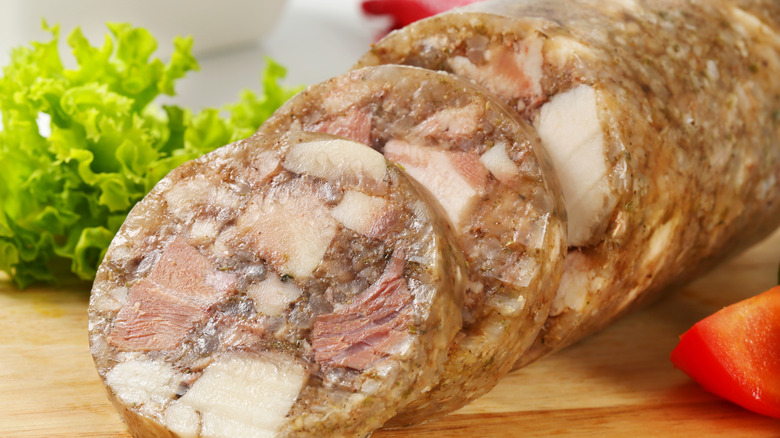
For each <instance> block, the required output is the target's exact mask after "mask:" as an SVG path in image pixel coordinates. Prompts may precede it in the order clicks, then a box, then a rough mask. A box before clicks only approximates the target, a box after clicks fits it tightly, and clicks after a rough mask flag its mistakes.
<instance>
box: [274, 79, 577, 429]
mask: <svg viewBox="0 0 780 438" xmlns="http://www.w3.org/2000/svg"><path fill="white" fill-rule="evenodd" d="M298 130H302V131H318V132H328V133H331V134H338V135H343V136H347V137H349V138H351V139H353V140H355V141H359V142H362V143H365V144H367V145H370V146H371V147H373V148H375V149H376V150H378V151H381V152H382V153H383V154H384V155H385V157H387V158H388V159H390V160H391V161H393V162H395V163H397V164H398V166H399V167H400V168H401V169H403V171H404V172H405V173H406V174H408V175H409V176H411V177H412V178H413V179H414V180H416V181H417V182H418V183H420V184H421V185H422V186H424V187H425V189H427V191H429V192H430V193H431V194H432V195H433V197H434V198H435V199H436V200H437V201H438V204H439V205H440V206H441V209H442V210H443V213H444V215H446V217H447V218H448V219H449V221H450V223H451V224H452V225H453V227H454V229H455V232H456V235H457V237H458V239H459V241H460V246H461V247H462V248H463V249H464V251H465V255H466V259H467V261H468V264H469V268H470V273H469V284H468V288H467V291H466V303H465V306H464V308H463V321H464V327H463V329H462V330H461V332H460V333H459V334H458V336H457V337H456V339H455V341H454V342H453V344H452V346H451V348H450V351H449V357H448V359H447V364H446V368H445V372H444V373H443V375H442V376H441V378H440V379H439V380H438V382H437V384H436V385H435V386H434V387H433V388H431V389H430V390H429V391H427V392H425V393H424V394H422V396H421V397H419V398H418V399H417V400H415V401H414V402H413V403H412V404H410V405H409V406H408V407H407V408H405V409H404V412H403V413H402V414H401V415H400V416H399V417H397V418H396V419H394V420H393V422H392V424H393V425H399V424H412V423H418V422H421V421H427V420H431V419H433V418H435V417H436V416H440V415H444V414H446V413H448V412H451V411H453V410H455V409H457V408H459V407H461V406H463V405H464V404H466V403H468V402H469V401H471V400H473V399H475V398H476V397H478V396H480V395H482V394H484V393H485V392H487V391H489V390H490V388H492V387H493V386H494V385H495V384H496V383H497V381H498V379H499V378H501V377H502V376H503V375H504V374H506V373H507V372H508V371H509V370H510V369H511V367H512V364H513V363H514V362H515V361H516V360H517V358H518V357H519V356H520V354H522V353H523V351H525V350H526V349H527V348H528V346H529V345H530V343H531V342H532V340H533V339H534V338H535V337H536V336H537V333H538V331H539V329H540V327H541V324H542V322H543V321H544V320H545V318H546V316H547V312H548V309H549V307H550V304H551V300H552V298H553V295H554V293H555V290H556V288H557V285H558V280H559V276H560V274H561V271H562V268H563V253H564V252H565V234H566V232H565V218H564V214H563V209H562V205H561V194H560V191H559V188H558V185H557V181H556V180H555V178H551V177H550V176H551V171H550V169H549V164H548V162H547V158H546V156H545V155H544V154H543V153H540V150H541V149H540V148H539V146H538V143H539V139H538V137H537V136H536V134H535V132H534V131H533V129H532V128H531V127H530V126H529V125H528V124H526V123H524V122H519V121H517V120H516V119H515V118H514V117H513V116H512V115H510V114H509V113H508V112H507V111H506V110H505V109H504V108H503V107H502V106H501V105H500V104H498V103H497V102H496V101H494V100H492V99H491V98H490V97H489V96H488V95H487V94H485V93H484V92H483V90H481V89H478V88H476V87H474V86H472V85H470V84H469V83H466V82H464V81H461V80H458V79H457V78H455V77H454V76H452V75H449V74H444V73H438V72H433V71H428V70H423V69H418V68H411V67H402V66H382V67H376V68H369V69H363V70H358V71H353V72H351V73H348V74H346V75H342V76H338V77H336V78H333V79H331V80H329V81H326V82H323V83H321V84H317V85H314V86H311V87H309V88H308V89H307V90H305V91H303V92H302V93H300V94H299V95H297V96H295V97H294V98H292V99H291V100H290V101H289V102H288V103H287V104H285V105H284V106H283V107H281V108H280V109H279V110H277V112H276V113H275V114H274V115H273V116H272V117H271V118H270V119H268V120H267V121H266V123H265V124H264V125H263V126H262V127H261V128H260V131H259V132H263V133H267V134H272V135H278V134H280V133H284V132H288V131H298Z"/></svg>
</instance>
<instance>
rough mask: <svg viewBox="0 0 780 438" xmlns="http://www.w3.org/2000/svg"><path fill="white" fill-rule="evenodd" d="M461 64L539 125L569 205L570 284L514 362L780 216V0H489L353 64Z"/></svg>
mask: <svg viewBox="0 0 780 438" xmlns="http://www.w3.org/2000/svg"><path fill="white" fill-rule="evenodd" d="M387 63H392V64H407V65H414V66H418V67H424V68H429V69H437V70H438V69H440V70H445V71H449V72H453V73H456V74H458V75H460V76H463V77H467V78H469V79H471V80H474V81H476V82H477V83H479V84H480V85H481V86H483V87H485V88H486V89H488V90H490V92H492V93H493V94H494V95H495V96H497V97H498V98H499V99H500V100H501V101H502V102H504V103H505V104H506V105H507V106H508V107H510V108H511V109H512V110H513V111H515V112H516V113H517V114H520V115H521V116H522V117H524V118H525V119H526V120H528V121H529V122H531V123H533V124H534V126H535V127H536V128H537V130H538V131H539V134H540V137H541V139H542V143H543V145H544V147H545V148H546V149H547V152H548V153H549V154H550V156H551V157H552V159H553V164H554V167H555V169H556V171H557V173H558V176H559V179H560V180H561V183H562V186H563V192H564V197H565V200H566V208H567V213H568V217H569V224H568V227H569V239H570V240H569V254H568V257H567V262H566V268H565V271H564V275H563V279H562V281H561V287H560V290H559V292H558V295H557V297H556V300H555V303H554V304H553V308H552V310H551V312H550V315H551V317H550V319H549V321H547V323H546V324H545V329H544V330H543V333H542V334H541V336H540V337H539V339H538V340H537V341H536V343H535V346H534V348H533V349H532V350H531V352H529V354H527V355H525V356H524V358H523V359H522V361H521V362H520V365H522V364H527V363H529V362H531V361H533V360H535V359H537V358H539V357H541V356H543V355H545V354H548V353H550V352H552V351H555V350H558V349H561V348H563V347H565V346H567V345H570V344H572V343H574V342H576V341H577V340H579V339H581V338H582V337H584V336H586V335H588V334H590V333H593V332H594V331H597V330H599V329H601V328H603V327H605V326H606V325H608V324H609V323H611V322H613V321H614V320H615V319H617V318H618V317H619V316H621V315H623V314H625V313H626V312H628V311H629V310H631V309H633V308H636V307H638V306H639V305H641V304H644V303H646V302H648V301H650V300H651V299H652V298H654V297H655V296H657V295H659V292H663V291H669V290H673V289H674V288H675V287H678V286H679V285H681V284H683V283H684V282H686V281H688V280H690V279H692V278H694V277H695V276H696V275H698V274H700V273H701V272H703V271H704V270H706V269H709V268H711V267H712V266H714V265H715V264H716V263H718V262H720V261H722V260H724V259H725V258H727V257H730V256H733V255H735V254H737V253H739V251H741V250H742V249H744V248H746V247H748V246H749V245H751V244H753V243H755V242H757V241H758V240H759V239H761V238H762V237H764V236H766V235H768V233H769V232H770V231H771V230H773V229H774V228H775V227H776V226H777V225H778V222H779V221H780V142H779V141H778V140H779V134H780V123H778V120H779V119H780V117H779V116H778V115H779V114H780V81H778V80H777V78H778V77H780V3H778V2H777V1H775V0H734V1H732V0H706V1H677V0H625V1H622V0H621V1H604V2H594V1H587V0H544V1H542V0H515V1H487V2H483V3H478V4H474V5H472V6H469V7H466V8H464V9H459V10H455V11H453V12H450V13H446V14H442V15H439V16H436V17H433V18H431V19H427V20H423V21H420V22H418V23H415V24H413V25H411V26H408V27H406V28H404V29H401V30H399V31H397V32H394V33H392V34H390V35H389V36H387V37H386V38H385V39H384V40H382V41H380V42H378V43H377V44H375V45H374V46H373V47H372V49H371V50H370V51H369V52H368V53H367V54H366V55H365V56H364V57H363V58H362V60H361V61H360V63H359V64H358V65H357V67H364V66H367V65H377V64H387Z"/></svg>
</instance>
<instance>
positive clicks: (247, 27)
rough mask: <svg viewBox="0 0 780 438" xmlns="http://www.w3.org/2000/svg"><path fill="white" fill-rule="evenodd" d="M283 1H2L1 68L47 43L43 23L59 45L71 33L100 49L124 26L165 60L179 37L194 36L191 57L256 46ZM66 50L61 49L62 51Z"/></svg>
mask: <svg viewBox="0 0 780 438" xmlns="http://www.w3.org/2000/svg"><path fill="white" fill-rule="evenodd" d="M284 3H285V2H284V0H0V66H4V65H6V64H7V63H8V60H9V59H10V58H9V55H10V51H11V49H12V48H14V47H16V46H19V45H29V44H30V42H31V41H48V40H49V39H51V36H50V35H47V33H46V32H44V31H43V30H42V28H41V22H42V21H41V20H42V19H45V20H46V21H47V22H48V23H49V25H53V24H57V23H59V24H60V29H61V31H60V32H61V39H62V42H63V43H64V40H65V39H66V38H67V36H68V34H69V33H70V31H71V30H73V29H74V28H75V27H77V26H79V27H81V29H82V31H83V32H84V34H85V35H86V37H87V38H88V39H89V41H90V42H91V43H92V44H93V45H102V44H103V36H104V35H105V34H106V33H108V28H106V25H105V24H106V22H111V21H113V22H128V23H130V24H132V25H133V26H141V27H144V28H147V29H149V31H151V33H152V34H153V35H154V36H155V37H156V38H157V42H158V50H157V52H156V56H158V57H161V58H166V57H167V56H168V55H170V53H171V51H172V48H173V43H172V42H173V38H174V36H177V35H182V36H186V35H192V36H193V38H194V39H195V45H194V48H193V51H194V52H195V54H198V55H200V54H204V53H208V52H214V51H218V50H220V49H225V48H227V47H231V46H240V45H247V44H252V43H256V42H258V41H259V40H260V39H262V38H263V37H264V36H265V35H266V34H268V32H270V31H271V30H272V29H273V28H274V26H275V24H276V23H277V22H278V21H279V16H280V15H281V13H282V12H283V9H284V8H283V6H284ZM62 49H64V47H61V50H62Z"/></svg>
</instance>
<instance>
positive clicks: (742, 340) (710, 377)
mask: <svg viewBox="0 0 780 438" xmlns="http://www.w3.org/2000/svg"><path fill="white" fill-rule="evenodd" d="M671 360H672V363H673V364H674V365H675V366H676V367H677V368H679V369H680V370H682V371H683V372H685V373H686V374H688V375H689V376H691V377H692V378H693V379H694V380H696V381H697V382H698V383H699V384H700V385H701V386H702V387H703V388H704V389H706V390H707V391H709V392H712V393H713V394H715V395H718V396H720V397H723V398H725V399H727V400H730V401H732V402H734V403H736V404H738V405H740V406H742V407H744V408H746V409H750V410H751V411H754V412H757V413H759V414H763V415H767V416H770V417H774V418H780V286H778V287H775V288H773V289H770V290H768V291H766V292H764V293H762V294H760V295H757V296H755V297H752V298H749V299H746V300H744V301H740V302H738V303H736V304H733V305H731V306H728V307H726V308H724V309H721V310H720V311H718V312H717V313H715V314H713V315H710V316H708V317H707V318H704V319H702V320H701V321H699V322H697V323H696V324H695V325H694V326H693V327H692V328H691V329H690V330H688V331H687V332H685V333H684V334H683V335H682V336H680V343H679V344H678V345H677V347H676V348H675V349H674V350H673V351H672V355H671Z"/></svg>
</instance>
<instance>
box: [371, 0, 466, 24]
mask: <svg viewBox="0 0 780 438" xmlns="http://www.w3.org/2000/svg"><path fill="white" fill-rule="evenodd" d="M477 1H478V0H364V1H363V3H362V6H363V12H365V13H366V14H368V15H389V16H390V17H391V18H392V20H393V23H392V25H391V30H392V29H400V28H402V27H404V26H406V25H407V24H410V23H414V22H415V21H417V20H421V19H423V18H426V17H430V16H431V15H436V14H438V13H441V12H445V11H448V10H450V9H452V8H454V7H456V6H464V5H467V4H470V3H475V2H477Z"/></svg>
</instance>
